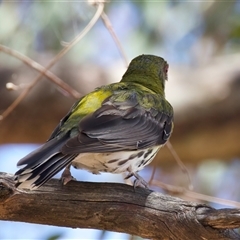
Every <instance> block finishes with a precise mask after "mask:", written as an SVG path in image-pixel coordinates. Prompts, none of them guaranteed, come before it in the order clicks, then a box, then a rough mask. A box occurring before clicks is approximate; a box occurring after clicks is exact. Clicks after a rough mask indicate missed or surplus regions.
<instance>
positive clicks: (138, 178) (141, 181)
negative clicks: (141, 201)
mask: <svg viewBox="0 0 240 240" xmlns="http://www.w3.org/2000/svg"><path fill="white" fill-rule="evenodd" d="M132 176H134V177H135V178H136V179H135V180H134V183H133V187H134V188H136V187H139V186H143V187H144V188H147V189H148V188H149V187H148V183H147V182H146V181H145V180H144V179H143V178H142V177H141V176H140V175H139V174H138V173H136V172H129V173H128V175H127V176H126V177H125V179H128V178H130V177H132Z"/></svg>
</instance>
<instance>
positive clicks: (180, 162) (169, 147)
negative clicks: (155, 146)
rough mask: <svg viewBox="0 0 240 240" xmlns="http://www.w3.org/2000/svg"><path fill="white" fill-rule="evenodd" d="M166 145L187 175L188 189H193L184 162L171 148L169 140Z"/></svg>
mask: <svg viewBox="0 0 240 240" xmlns="http://www.w3.org/2000/svg"><path fill="white" fill-rule="evenodd" d="M166 145H167V147H168V149H169V151H170V152H171V154H172V156H173V158H174V159H175V160H176V162H177V164H178V165H179V166H180V168H181V170H182V172H183V173H184V174H186V175H187V178H188V189H189V190H192V189H193V185H192V180H191V177H190V174H189V172H188V170H187V168H186V166H185V165H184V163H183V162H182V160H181V159H180V157H179V156H178V154H177V153H176V151H175V150H174V148H173V146H172V144H171V143H170V141H167V144H166Z"/></svg>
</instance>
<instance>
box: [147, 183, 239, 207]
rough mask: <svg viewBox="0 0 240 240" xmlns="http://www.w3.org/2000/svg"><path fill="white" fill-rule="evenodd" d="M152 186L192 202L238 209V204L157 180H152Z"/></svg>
mask: <svg viewBox="0 0 240 240" xmlns="http://www.w3.org/2000/svg"><path fill="white" fill-rule="evenodd" d="M152 185H153V186H157V187H160V188H162V189H164V190H165V191H166V192H168V193H171V194H175V195H181V196H185V197H190V198H192V199H194V200H202V201H206V202H212V203H218V204H222V205H226V206H231V207H238V208H240V202H236V201H231V200H227V199H222V198H217V197H212V196H208V195H205V194H201V193H197V192H193V191H189V190H187V189H186V188H183V187H177V186H174V185H170V184H166V183H163V182H160V181H157V180H152Z"/></svg>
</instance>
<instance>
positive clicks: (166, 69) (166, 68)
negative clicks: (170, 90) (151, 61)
mask: <svg viewBox="0 0 240 240" xmlns="http://www.w3.org/2000/svg"><path fill="white" fill-rule="evenodd" d="M164 72H165V74H167V73H168V64H167V63H166V65H165V67H164Z"/></svg>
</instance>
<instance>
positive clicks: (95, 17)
mask: <svg viewBox="0 0 240 240" xmlns="http://www.w3.org/2000/svg"><path fill="white" fill-rule="evenodd" d="M103 9H104V3H101V2H99V3H98V8H97V11H96V13H95V15H94V16H93V18H92V19H91V21H90V22H89V23H88V25H87V26H86V27H85V28H84V29H83V31H82V32H81V33H80V34H79V35H78V36H77V37H75V38H74V39H73V40H72V41H71V42H70V43H69V44H68V45H67V46H66V47H65V48H63V49H62V50H61V51H60V52H59V53H58V54H57V56H56V57H54V59H53V60H52V61H51V62H50V63H49V65H48V66H47V67H46V68H45V71H46V70H48V69H50V68H51V67H52V66H53V65H54V64H55V63H56V62H57V61H58V60H59V59H60V58H61V57H63V55H65V54H66V53H67V52H68V51H69V50H70V49H71V48H72V47H73V46H74V45H76V44H77V43H78V41H80V40H81V39H82V38H83V37H84V36H85V35H86V34H87V33H88V32H89V31H90V29H91V28H92V27H93V26H94V25H95V23H96V22H97V20H98V19H99V18H100V16H101V14H102V12H103ZM43 75H44V73H41V74H40V75H38V77H37V78H36V79H35V80H34V81H33V82H32V83H31V84H30V85H29V86H28V88H26V89H24V91H23V92H22V93H21V94H20V95H19V96H18V98H17V99H15V101H14V102H13V103H12V104H11V105H10V106H9V107H8V108H7V109H6V110H5V111H4V112H3V113H2V115H0V120H3V119H4V118H6V117H7V116H8V115H9V114H10V113H11V112H12V111H13V110H14V109H15V108H16V107H17V106H18V104H19V103H20V102H21V101H22V100H23V99H24V98H25V97H26V96H27V95H28V93H29V92H30V91H31V89H32V88H33V87H34V86H35V85H36V84H37V83H38V81H39V80H40V79H41V77H42V76H43Z"/></svg>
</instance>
